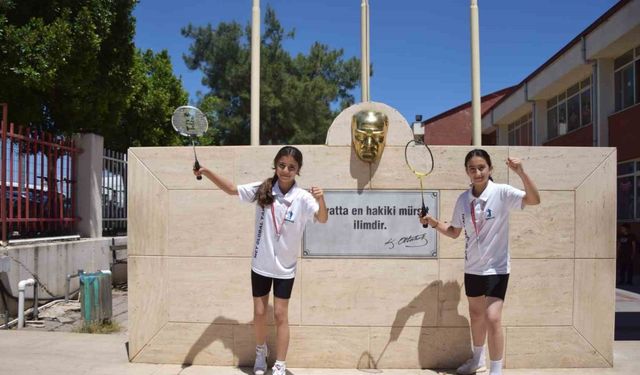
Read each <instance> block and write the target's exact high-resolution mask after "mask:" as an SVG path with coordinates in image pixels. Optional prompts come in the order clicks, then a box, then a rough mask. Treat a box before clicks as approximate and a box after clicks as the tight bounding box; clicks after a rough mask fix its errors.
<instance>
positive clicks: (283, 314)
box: [273, 309, 289, 325]
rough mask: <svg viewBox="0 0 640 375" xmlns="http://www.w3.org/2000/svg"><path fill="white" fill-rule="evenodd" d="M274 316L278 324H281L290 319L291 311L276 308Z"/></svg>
mask: <svg viewBox="0 0 640 375" xmlns="http://www.w3.org/2000/svg"><path fill="white" fill-rule="evenodd" d="M273 316H274V318H275V320H276V324H278V325H280V324H283V323H286V322H288V321H289V311H288V310H287V309H275V310H274V312H273Z"/></svg>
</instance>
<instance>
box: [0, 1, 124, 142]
mask: <svg viewBox="0 0 640 375" xmlns="http://www.w3.org/2000/svg"><path fill="white" fill-rule="evenodd" d="M135 3H136V1H135V0H119V1H102V0H76V1H64V0H51V1H38V0H20V1H11V0H8V1H7V0H4V1H2V2H0V83H1V84H0V101H3V102H7V103H9V111H10V117H11V119H12V121H15V122H17V123H27V124H31V125H36V126H41V127H43V128H45V129H48V130H53V131H57V132H61V133H71V132H76V131H87V132H96V133H102V134H104V133H108V132H109V131H113V130H114V129H113V128H114V127H116V126H117V124H118V123H119V120H120V116H121V114H122V112H123V111H124V109H125V108H126V107H127V105H128V98H129V96H130V94H131V92H132V87H131V84H130V82H131V67H132V65H133V57H134V46H133V34H134V29H135V22H134V19H133V17H132V14H131V13H132V10H133V7H134V5H135ZM109 128H111V129H109Z"/></svg>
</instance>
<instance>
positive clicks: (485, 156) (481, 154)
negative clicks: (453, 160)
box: [464, 148, 493, 181]
mask: <svg viewBox="0 0 640 375" xmlns="http://www.w3.org/2000/svg"><path fill="white" fill-rule="evenodd" d="M474 156H478V157H481V158H483V159H484V160H485V161H486V162H487V165H488V166H489V169H491V168H493V166H492V165H491V156H489V153H488V152H486V151H485V150H483V149H481V148H474V149H473V150H471V151H469V153H468V154H467V156H465V157H464V169H467V164H468V163H469V160H471V158H472V157H474ZM489 180H491V181H493V178H492V177H491V176H489Z"/></svg>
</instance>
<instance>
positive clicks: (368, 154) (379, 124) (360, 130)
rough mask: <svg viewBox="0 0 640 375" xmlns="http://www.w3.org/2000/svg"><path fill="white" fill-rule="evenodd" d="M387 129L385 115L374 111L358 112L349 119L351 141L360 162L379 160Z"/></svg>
mask: <svg viewBox="0 0 640 375" xmlns="http://www.w3.org/2000/svg"><path fill="white" fill-rule="evenodd" d="M388 128H389V119H388V118H387V115H385V114H384V113H382V112H376V111H367V110H364V111H360V112H358V113H356V114H355V115H353V117H352V118H351V141H352V143H353V148H354V150H355V152H356V155H358V158H360V160H362V161H364V162H367V163H373V162H375V161H378V160H380V157H381V156H382V151H383V150H384V143H385V137H386V136H387V129H388Z"/></svg>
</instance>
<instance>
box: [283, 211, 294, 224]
mask: <svg viewBox="0 0 640 375" xmlns="http://www.w3.org/2000/svg"><path fill="white" fill-rule="evenodd" d="M284 221H288V222H290V223H294V222H295V221H294V220H293V211H289V212H287V214H286V215H285V217H284Z"/></svg>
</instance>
